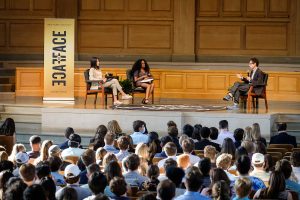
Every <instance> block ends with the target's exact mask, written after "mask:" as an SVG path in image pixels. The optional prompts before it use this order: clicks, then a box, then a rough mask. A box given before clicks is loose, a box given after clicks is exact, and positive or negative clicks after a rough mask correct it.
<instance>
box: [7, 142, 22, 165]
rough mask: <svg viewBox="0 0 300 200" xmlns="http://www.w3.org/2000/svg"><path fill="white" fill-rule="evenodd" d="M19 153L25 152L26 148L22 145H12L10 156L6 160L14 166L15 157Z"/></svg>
mask: <svg viewBox="0 0 300 200" xmlns="http://www.w3.org/2000/svg"><path fill="white" fill-rule="evenodd" d="M19 152H26V148H25V146H24V145H23V144H14V146H13V148H12V151H11V154H10V155H9V157H8V160H9V161H11V162H13V163H14V164H16V161H15V157H16V155H17V153H19Z"/></svg>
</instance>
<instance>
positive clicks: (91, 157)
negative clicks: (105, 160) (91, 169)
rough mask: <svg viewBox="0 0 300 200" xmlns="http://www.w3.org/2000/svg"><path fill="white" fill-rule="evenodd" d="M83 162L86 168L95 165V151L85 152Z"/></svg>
mask: <svg viewBox="0 0 300 200" xmlns="http://www.w3.org/2000/svg"><path fill="white" fill-rule="evenodd" d="M81 160H82V162H83V164H84V165H85V166H86V167H87V166H89V165H90V164H92V163H95V162H96V155H95V151H93V150H92V149H87V150H85V151H84V152H83V154H82V155H81Z"/></svg>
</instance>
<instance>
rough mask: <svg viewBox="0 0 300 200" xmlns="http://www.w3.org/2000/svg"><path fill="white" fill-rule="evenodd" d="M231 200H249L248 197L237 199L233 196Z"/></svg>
mask: <svg viewBox="0 0 300 200" xmlns="http://www.w3.org/2000/svg"><path fill="white" fill-rule="evenodd" d="M232 200H250V199H249V197H243V198H239V197H238V196H235V197H234V198H233V199H232Z"/></svg>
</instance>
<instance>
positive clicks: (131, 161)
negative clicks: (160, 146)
mask: <svg viewBox="0 0 300 200" xmlns="http://www.w3.org/2000/svg"><path fill="white" fill-rule="evenodd" d="M126 165H127V168H128V169H129V170H131V171H135V170H137V169H138V167H139V165H140V158H139V156H138V155H136V154H130V155H129V156H127V159H126Z"/></svg>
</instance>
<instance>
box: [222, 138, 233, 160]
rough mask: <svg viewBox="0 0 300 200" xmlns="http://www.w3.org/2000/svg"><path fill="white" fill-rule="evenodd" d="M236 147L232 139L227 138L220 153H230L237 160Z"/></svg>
mask: <svg viewBox="0 0 300 200" xmlns="http://www.w3.org/2000/svg"><path fill="white" fill-rule="evenodd" d="M235 150H236V149H235V145H234V142H233V140H232V139H231V138H225V139H224V141H223V144H222V147H221V151H220V153H228V154H230V155H231V156H232V159H235Z"/></svg>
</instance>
